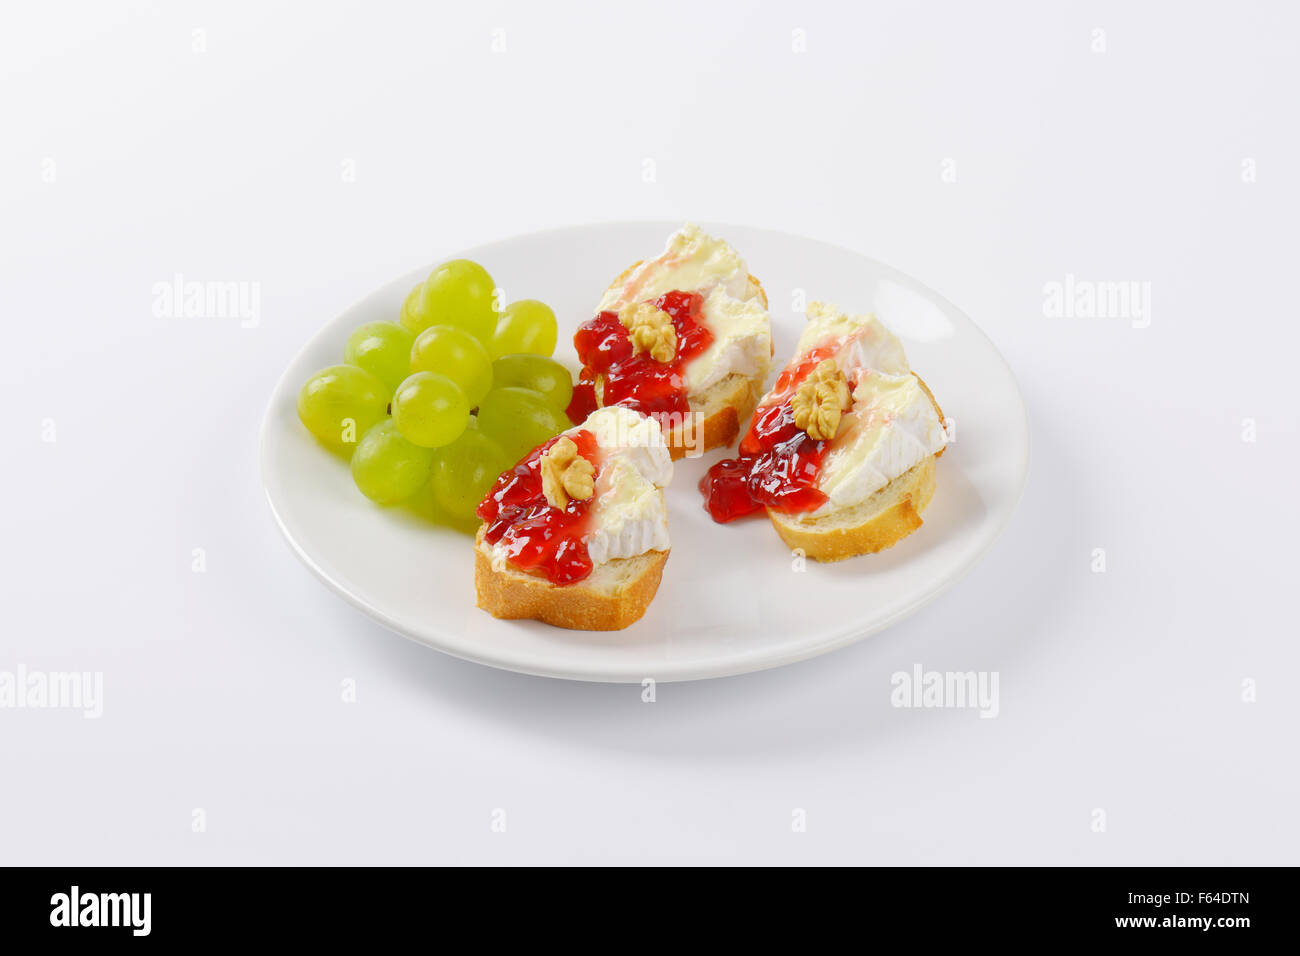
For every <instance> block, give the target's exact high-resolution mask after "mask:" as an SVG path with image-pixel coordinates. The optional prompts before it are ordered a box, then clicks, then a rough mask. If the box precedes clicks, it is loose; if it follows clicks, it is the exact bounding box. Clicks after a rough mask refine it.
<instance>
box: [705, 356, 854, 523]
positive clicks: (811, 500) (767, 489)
mask: <svg viewBox="0 0 1300 956" xmlns="http://www.w3.org/2000/svg"><path fill="white" fill-rule="evenodd" d="M834 351H835V350H834V348H821V349H813V350H812V351H810V352H809V353H808V354H807V355H805V356H804V358H803V359H802V360H801V361H800V362H799V363H798V364H797V365H791V366H789V367H788V368H786V369H785V371H783V372H782V373H781V375H780V377H779V378H778V379H777V380H776V385H775V386H774V387H773V389H772V392H771V394H770V395H769V397H768V399H767V401H766V402H764V404H762V405H760V406H758V408H757V409H755V410H754V417H753V419H752V420H751V421H750V423H749V430H748V431H747V432H746V433H745V437H744V438H743V439H741V442H740V457H739V458H724V459H723V460H722V461H720V462H718V463H717V464H716V465H714V466H713V467H712V468H710V469H709V470H708V472H707V473H706V474H705V475H704V477H703V478H701V479H700V493H701V494H703V495H704V510H705V511H707V512H708V513H709V514H710V515H711V516H712V517H713V520H714V521H718V522H723V523H725V522H728V521H733V520H735V519H736V518H740V517H742V516H744V515H748V514H753V513H754V512H756V511H761V510H763V509H764V508H772V509H774V510H776V511H784V512H789V513H798V512H804V511H812V510H814V509H816V508H819V507H821V505H822V504H823V503H825V501H826V495H824V494H822V492H820V491H818V490H817V475H818V473H819V472H820V471H821V466H822V459H823V458H824V457H825V455H826V451H827V447H828V446H829V445H830V442H828V441H818V440H816V439H814V438H809V437H808V434H807V433H806V432H805V431H804V430H803V429H802V428H799V427H798V426H797V425H795V423H794V412H793V411H791V408H790V400H791V399H792V398H793V397H794V393H795V390H796V389H798V387H799V384H800V383H801V382H802V381H803V380H804V379H805V378H807V377H808V375H809V373H811V372H812V370H813V368H815V367H816V366H817V364H818V363H819V362H821V361H822V359H824V358H828V357H829V356H830V355H831V354H833V353H834Z"/></svg>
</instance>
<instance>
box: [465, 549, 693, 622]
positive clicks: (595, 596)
mask: <svg viewBox="0 0 1300 956" xmlns="http://www.w3.org/2000/svg"><path fill="white" fill-rule="evenodd" d="M667 561H668V552H667V551H647V552H646V553H645V554H641V555H637V556H636V557H635V558H618V559H616V560H613V561H607V562H605V563H604V564H598V565H596V567H595V568H594V569H593V570H592V572H591V574H590V575H588V576H587V577H586V578H584V579H583V580H581V581H577V582H574V583H573V584H566V585H562V586H561V585H555V584H552V583H551V582H550V581H548V580H546V579H545V578H542V577H538V576H536V575H533V574H526V573H524V572H523V571H517V570H515V569H514V568H506V569H505V570H503V571H497V570H496V569H494V568H493V567H492V551H491V548H490V547H489V545H488V543H487V542H486V541H484V540H483V529H482V528H480V529H479V533H478V537H477V538H475V541H474V590H475V592H476V594H477V597H478V606H479V607H481V608H482V609H483V610H485V611H487V612H488V613H489V614H491V615H492V616H493V617H499V618H507V619H517V618H530V619H532V620H536V621H541V622H543V623H544V624H550V625H552V626H553V627H565V628H569V629H570V630H575V631H619V630H622V629H623V628H625V627H627V626H628V625H629V624H633V623H635V622H636V621H638V620H640V619H641V616H642V615H643V614H645V611H646V608H648V607H649V606H650V602H651V601H652V600H654V596H655V592H656V591H658V590H659V579H660V578H661V577H662V576H663V573H664V564H666V563H667Z"/></svg>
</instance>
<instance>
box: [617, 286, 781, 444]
mask: <svg viewBox="0 0 1300 956" xmlns="http://www.w3.org/2000/svg"><path fill="white" fill-rule="evenodd" d="M641 261H642V260H638V261H636V262H634V263H632V264H631V265H630V266H628V267H627V268H626V269H624V270H623V272H622V273H620V274H619V276H618V278H616V279H615V280H614V281H613V282H611V283H610V284H609V287H610V288H611V289H613V288H615V287H616V286H620V285H622V284H623V283H624V282H626V281H627V277H628V276H630V275H631V274H632V270H633V269H635V268H636V267H637V266H639V265H640V264H641ZM749 284H750V285H751V286H753V287H754V290H755V291H756V292H757V294H758V298H759V299H760V300H761V301H762V303H763V308H765V309H766V308H767V307H768V304H767V291H766V290H765V289H764V288H763V283H761V282H759V281H758V279H756V278H755V277H754V276H752V275H751V276H750V277H749ZM773 348H775V346H773ZM766 377H767V376H766V370H764V372H763V373H762V374H759V375H755V376H753V377H748V376H745V375H740V374H739V373H733V374H731V375H728V376H727V377H726V378H724V379H723V380H722V381H720V382H715V383H714V384H713V385H711V386H709V387H708V388H706V389H705V390H704V391H703V392H701V393H700V394H698V395H688V396H687V397H686V398H687V402H688V403H689V404H690V406H691V412H692V415H693V416H694V417H695V420H694V422H692V423H682V424H678V425H674V426H672V427H671V428H665V429H664V440H665V441H666V442H667V443H668V453H669V454H670V455H671V456H672V459H673V461H677V460H679V459H681V458H684V457H686V455H687V454H688V453H690V454H691V455H693V456H694V455H700V454H703V453H704V452H706V451H709V450H711V449H714V448H727V447H729V446H730V445H733V444H735V442H736V439H737V438H738V437H739V436H740V429H741V425H742V423H744V424H748V422H749V416H750V415H752V414H754V406H756V405H757V404H758V400H759V398H760V397H762V395H763V380H764V379H765V378H766ZM596 395H597V396H599V395H600V386H599V385H597V387H596ZM661 424H662V423H661Z"/></svg>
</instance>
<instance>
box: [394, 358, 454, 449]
mask: <svg viewBox="0 0 1300 956" xmlns="http://www.w3.org/2000/svg"><path fill="white" fill-rule="evenodd" d="M393 421H394V422H396V423H397V427H398V428H399V429H400V430H401V432H402V435H403V436H405V438H406V439H407V441H411V442H414V443H415V444H417V445H420V446H422V447H424V448H437V447H439V446H440V445H446V444H450V443H451V442H454V441H455V440H456V439H457V438H459V437H460V433H461V432H463V431H464V430H465V426H466V425H467V424H468V422H469V402H468V401H466V399H465V393H464V392H463V391H461V388H460V386H459V385H457V384H456V383H455V382H453V381H452V380H451V379H449V378H447V376H445V375H435V374H434V373H433V372H416V373H415V374H414V375H411V376H410V377H408V378H407V379H406V381H404V382H402V384H401V385H399V386H397V392H396V393H395V394H394V395H393Z"/></svg>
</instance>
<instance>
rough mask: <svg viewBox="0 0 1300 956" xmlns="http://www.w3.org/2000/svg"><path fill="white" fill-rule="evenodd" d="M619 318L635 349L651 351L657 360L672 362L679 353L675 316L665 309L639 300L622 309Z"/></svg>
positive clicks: (653, 357) (651, 355)
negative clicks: (674, 324)
mask: <svg viewBox="0 0 1300 956" xmlns="http://www.w3.org/2000/svg"><path fill="white" fill-rule="evenodd" d="M618 320H619V321H620V322H622V323H623V327H624V328H625V329H627V337H628V338H629V339H631V340H632V348H633V350H634V351H637V352H649V353H650V357H651V358H652V359H654V360H655V361H656V362H671V361H672V360H673V357H674V356H676V355H677V330H676V329H675V328H673V317H672V316H671V315H669V314H668V313H667V312H665V311H664V310H663V309H659V308H656V307H655V306H653V305H651V304H650V303H649V302H637V303H634V304H633V305H629V306H625V307H624V308H623V309H621V310H620V311H619V313H618Z"/></svg>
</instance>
